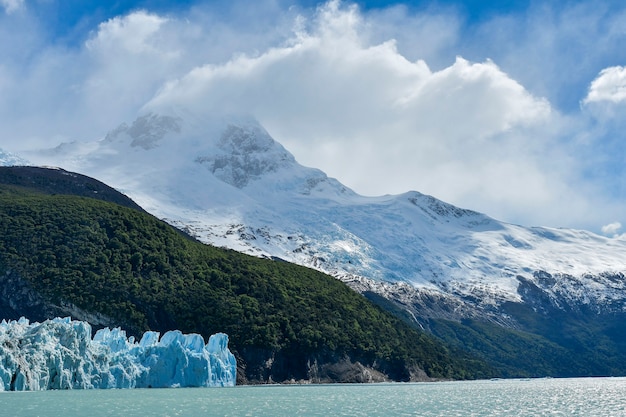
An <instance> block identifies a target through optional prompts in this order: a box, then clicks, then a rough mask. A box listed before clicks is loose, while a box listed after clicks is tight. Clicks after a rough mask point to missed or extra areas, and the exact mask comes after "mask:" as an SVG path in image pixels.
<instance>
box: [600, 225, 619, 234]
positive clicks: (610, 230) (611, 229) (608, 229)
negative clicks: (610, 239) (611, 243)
mask: <svg viewBox="0 0 626 417" xmlns="http://www.w3.org/2000/svg"><path fill="white" fill-rule="evenodd" d="M621 229H622V224H621V223H620V222H613V223H609V224H607V225H604V226H602V233H604V234H605V235H607V236H616V235H617V233H618V232H619V231H620V230H621Z"/></svg>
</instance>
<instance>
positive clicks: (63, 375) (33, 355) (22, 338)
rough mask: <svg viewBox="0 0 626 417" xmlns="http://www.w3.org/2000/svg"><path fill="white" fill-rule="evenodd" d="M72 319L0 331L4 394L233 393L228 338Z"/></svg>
mask: <svg viewBox="0 0 626 417" xmlns="http://www.w3.org/2000/svg"><path fill="white" fill-rule="evenodd" d="M91 335H92V329H91V325H90V324H89V323H87V322H84V321H78V320H72V319H71V318H70V317H66V318H58V317H57V318H54V319H50V320H46V321H44V322H42V323H38V322H35V323H30V321H29V320H28V319H26V318H24V317H22V318H21V319H19V320H17V321H15V320H13V321H6V320H3V321H2V322H1V323H0V391H38V390H50V389H59V390H60V389H94V388H168V387H224V386H234V385H235V380H236V372H237V363H236V360H235V357H234V356H233V354H232V353H231V352H230V350H229V349H228V336H227V335H226V334H224V333H217V334H214V335H212V336H211V337H210V338H209V341H208V343H207V344H205V343H204V339H203V337H202V336H201V335H199V334H183V333H182V332H180V331H179V330H173V331H168V332H166V333H165V334H163V336H161V337H160V338H159V336H160V333H159V332H154V331H148V332H145V333H144V335H143V337H142V338H141V340H140V341H139V342H136V341H135V338H134V337H133V336H130V337H126V332H125V331H124V330H122V329H121V328H114V329H110V328H108V327H107V328H104V329H100V330H98V331H97V332H96V333H95V335H94V336H93V339H92V338H91Z"/></svg>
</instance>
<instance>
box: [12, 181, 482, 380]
mask: <svg viewBox="0 0 626 417" xmlns="http://www.w3.org/2000/svg"><path fill="white" fill-rule="evenodd" d="M75 179H76V180H77V181H78V182H80V181H81V178H80V177H78V176H77V177H75ZM35 188H38V187H35ZM63 188H64V189H66V188H67V187H65V186H64V187H63ZM76 188H78V189H80V188H81V187H76ZM0 312H1V313H2V315H3V318H7V319H15V318H17V317H19V316H21V315H25V316H28V317H30V318H31V319H32V320H43V319H46V318H49V317H51V316H55V315H59V314H60V315H72V316H73V317H74V318H77V319H81V320H87V321H89V322H90V323H91V324H92V325H94V326H96V327H97V326H104V325H106V326H123V327H124V328H126V329H128V330H130V331H131V332H132V333H133V334H135V335H139V334H141V333H143V331H145V330H148V329H151V330H157V331H161V332H164V331H166V330H171V329H180V330H182V331H183V332H186V333H191V332H193V333H200V334H202V335H203V336H204V337H208V336H209V335H210V334H213V333H216V332H220V331H221V332H226V333H227V334H228V335H229V336H230V346H231V350H232V351H233V352H234V353H235V354H236V355H237V356H238V363H239V366H240V369H239V371H238V374H239V377H241V379H240V382H246V381H258V382H268V381H283V380H289V379H295V380H300V379H303V380H304V379H306V380H311V381H333V382H340V381H346V382H362V381H370V380H381V379H382V378H389V379H393V380H409V379H418V378H427V377H428V376H431V377H445V378H448V377H456V378H459V377H461V378H463V377H475V376H480V375H483V376H484V375H488V374H485V373H484V372H485V370H486V369H487V368H486V367H485V366H484V365H483V364H481V363H480V361H467V362H462V361H461V360H460V359H458V358H453V357H452V356H451V354H450V353H449V351H448V350H447V349H446V348H445V347H444V346H443V345H441V343H439V342H437V341H435V340H433V338H432V337H430V336H428V335H427V334H425V333H424V332H417V331H415V330H414V329H411V328H410V327H409V326H407V325H405V324H403V323H402V322H400V321H399V320H398V319H396V318H394V317H393V316H392V315H390V314H388V313H386V312H384V311H383V310H381V309H379V308H377V307H375V306H374V305H373V304H371V303H369V302H368V301H367V300H366V299H364V298H363V297H361V296H359V295H358V294H356V293H354V292H353V291H351V290H350V289H348V288H347V287H346V286H345V285H343V284H342V283H340V282H338V281H337V280H335V279H333V278H331V277H329V276H327V275H324V274H322V273H319V272H317V271H314V270H311V269H308V268H304V267H300V266H296V265H293V264H288V263H285V262H276V261H271V260H265V259H259V258H255V257H250V256H247V255H244V254H240V253H238V252H235V251H230V250H224V249H219V248H214V247H211V246H208V245H203V244H201V243H199V242H196V241H193V240H190V239H188V238H185V237H184V236H181V234H180V233H178V232H177V231H175V230H174V229H173V228H172V227H170V226H169V225H166V224H165V223H163V222H161V221H159V220H157V219H155V218H154V217H152V216H150V215H148V214H146V213H143V212H140V211H137V210H134V209H130V208H126V207H122V206H120V205H117V204H113V203H109V202H105V201H100V200H96V199H94V198H84V197H76V196H72V195H60V194H57V195H49V194H42V193H40V192H33V191H32V189H26V188H24V187H15V186H6V185H0Z"/></svg>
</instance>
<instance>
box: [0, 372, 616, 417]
mask: <svg viewBox="0 0 626 417" xmlns="http://www.w3.org/2000/svg"><path fill="white" fill-rule="evenodd" d="M0 416H3V417H4V416H7V417H9V416H10V417H13V416H15V417H18V416H88V417H99V416H128V417H134V416H481V417H484V416H603V417H608V416H626V378H580V379H578V378H571V379H531V380H496V381H467V382H436V383H415V384H369V385H352V384H348V385H343V384H342V385H285V386H278V385H272V386H242V387H234V388H174V389H152V390H150V389H137V390H91V391H79V390H77V391H40V392H2V393H0Z"/></svg>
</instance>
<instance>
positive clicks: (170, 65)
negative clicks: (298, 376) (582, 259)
mask: <svg viewBox="0 0 626 417" xmlns="http://www.w3.org/2000/svg"><path fill="white" fill-rule="evenodd" d="M188 3H189V2H188ZM2 5H3V6H4V7H5V9H6V11H7V13H5V14H4V15H2V16H0V39H1V40H0V54H2V56H3V58H2V59H0V110H1V113H2V114H3V116H2V119H1V120H0V135H1V136H2V138H3V139H2V142H1V143H0V146H1V147H2V148H4V149H6V150H9V151H13V152H17V153H18V154H19V151H20V150H21V149H24V148H32V147H39V146H42V143H47V144H48V145H50V146H53V145H55V144H57V143H59V142H61V141H67V140H81V141H82V140H92V139H94V138H98V137H103V136H104V135H105V134H106V132H107V131H109V130H110V129H111V128H113V127H115V126H117V125H119V124H120V123H121V122H123V121H126V122H129V121H131V120H133V119H134V117H135V116H136V115H137V114H138V113H140V112H142V111H146V110H150V109H152V108H158V107H160V106H165V107H167V106H172V105H175V106H184V107H189V108H192V109H193V110H194V111H198V110H202V111H205V112H207V113H208V112H217V111H219V112H232V113H248V114H251V115H252V116H254V117H256V118H257V119H258V120H259V121H260V122H261V123H262V124H263V125H264V126H265V127H266V128H267V129H268V131H269V132H270V133H271V134H272V136H273V137H275V138H276V139H277V140H278V141H279V142H281V143H283V144H284V145H285V146H286V147H287V148H288V149H289V150H290V151H291V152H292V153H293V154H294V155H295V157H296V158H297V159H298V160H299V161H300V162H302V163H303V164H305V165H309V166H315V167H318V168H321V169H323V170H324V171H325V172H327V173H328V174H329V175H331V176H335V177H337V178H339V179H340V180H341V181H342V182H344V183H346V184H347V185H349V186H351V187H352V188H354V189H355V190H356V191H358V192H360V193H364V194H368V195H376V194H384V193H400V192H404V191H407V190H411V189H414V190H419V191H421V192H425V193H428V194H432V195H435V196H437V197H439V198H441V199H443V200H446V201H450V202H452V203H454V204H457V205H460V206H464V207H469V208H472V209H476V210H479V211H483V212H487V213H489V214H491V215H493V216H495V217H497V218H501V219H504V220H508V221H513V222H519V223H525V224H546V225H553V226H574V227H584V228H591V229H595V230H599V228H600V227H601V225H604V224H607V223H611V222H614V221H621V222H622V223H624V222H626V219H624V218H621V217H620V216H622V214H621V213H623V212H624V208H625V207H624V203H623V201H624V197H626V190H623V189H622V188H620V186H619V183H621V182H623V180H622V178H623V175H625V174H626V172H625V171H624V168H623V167H620V163H619V161H617V159H616V158H617V157H616V155H619V154H620V150H621V149H622V148H621V146H622V145H620V144H619V142H618V141H617V140H616V139H615V137H616V136H615V132H618V131H619V128H620V126H621V125H622V123H621V122H620V118H619V117H617V118H616V117H615V114H616V113H615V109H614V106H613V105H612V104H611V106H606V105H604V104H606V102H611V103H613V102H614V101H615V100H616V99H618V98H619V97H621V96H620V94H623V91H622V90H623V85H624V80H623V79H624V76H623V67H621V66H620V65H624V62H621V63H618V62H614V61H615V60H616V59H619V58H620V57H622V55H620V54H621V53H620V52H614V50H615V48H614V47H613V46H614V45H617V44H620V43H619V42H620V40H621V41H623V40H624V37H625V36H626V35H624V34H623V33H622V34H620V33H621V32H619V31H618V30H617V29H618V28H619V22H621V21H622V18H623V17H624V16H626V11H625V9H624V8H623V7H622V6H615V7H613V8H610V7H608V6H606V7H604V6H603V7H595V8H594V7H591V3H588V2H580V4H576V5H566V6H563V8H562V9H561V10H558V11H557V10H556V9H554V8H553V7H551V6H549V5H544V6H531V7H530V8H529V9H528V10H523V11H521V12H516V13H517V14H509V15H494V16H492V17H490V18H488V19H485V20H484V21H481V22H473V23H472V25H473V26H471V27H469V25H470V23H468V22H467V21H465V20H464V18H463V16H462V14H460V12H459V11H458V10H456V9H454V8H436V7H434V6H433V7H431V8H424V9H415V8H409V7H407V6H402V5H397V6H394V7H388V8H384V9H360V8H359V7H357V6H355V5H353V4H350V3H344V2H339V1H336V0H333V1H329V2H327V3H325V4H322V5H320V6H318V7H317V8H315V9H311V8H307V7H304V6H298V5H296V6H293V7H286V6H285V5H284V4H283V3H282V2H280V1H279V2H258V3H255V4H254V5H249V4H245V5H244V4H243V3H242V2H233V3H232V4H230V5H228V6H225V5H223V6H220V7H218V6H215V5H213V6H211V5H207V4H200V3H198V4H193V3H192V4H187V5H186V6H184V7H181V8H179V9H176V10H175V11H171V12H168V13H164V12H157V11H153V10H150V9H133V10H132V11H129V12H127V13H125V14H122V15H119V16H115V17H112V18H110V19H106V20H103V21H101V22H100V23H99V24H98V25H97V26H94V27H92V28H91V30H89V31H87V32H84V33H86V34H85V35H83V36H82V37H80V36H78V35H77V36H78V37H77V38H72V41H68V40H67V39H58V38H57V39H54V40H53V41H50V40H49V35H50V29H49V27H47V26H46V22H45V21H44V20H41V19H39V18H38V17H37V14H36V13H35V8H36V6H37V4H36V3H28V4H22V3H21V2H7V1H4V2H3V3H2ZM19 5H21V10H20V13H11V14H8V12H9V10H11V11H13V10H16V9H15V7H17V6H19ZM244 6H245V7H244ZM557 12H559V13H557ZM25 28H28V30H26V29H25ZM577 28H578V29H580V28H584V29H585V31H586V33H588V34H589V35H590V36H589V39H587V38H581V36H580V33H579V32H580V30H577ZM592 39H594V40H595V41H592ZM594 42H595V43H594ZM612 45H613V46H612ZM566 46H567V48H566ZM577 48H578V49H577ZM581 48H582V49H581ZM570 50H571V51H570ZM587 52H588V53H587ZM582 56H586V57H588V58H586V59H584V60H582V59H580V57H582ZM608 57H611V60H609V59H608ZM551 58H554V59H551ZM623 58H624V59H626V56H624V57H623ZM576 59H577V60H578V61H579V62H577V63H576V65H574V63H575V62H576V61H575V60H576ZM558 63H563V65H565V66H567V68H561V67H559V66H558V65H556V64H558ZM572 68H575V69H576V71H574V70H572ZM566 69H567V70H566ZM620 74H621V75H620ZM594 77H597V78H595V81H594ZM620 80H621V81H620ZM620 83H621V84H620ZM620 86H621V87H620ZM620 91H622V92H621V93H620ZM572 96H574V97H575V100H573V102H574V103H576V104H577V105H578V103H582V104H581V105H580V106H579V107H576V108H574V107H570V106H569V105H567V104H563V103H569V102H572V100H571V97H572ZM619 100H622V99H619ZM600 104H602V105H600ZM590 116H591V117H590ZM607 117H609V118H610V119H611V120H612V121H611V123H608V124H603V125H602V126H601V127H598V121H602V122H604V121H605V120H607ZM621 165H623V164H621ZM598 206H601V207H603V209H602V210H601V211H599V210H597V207H598Z"/></svg>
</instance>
